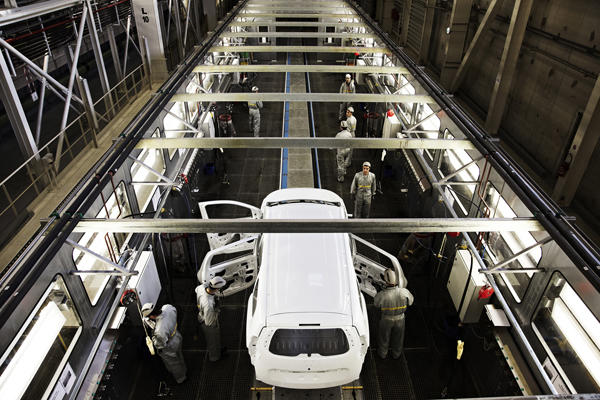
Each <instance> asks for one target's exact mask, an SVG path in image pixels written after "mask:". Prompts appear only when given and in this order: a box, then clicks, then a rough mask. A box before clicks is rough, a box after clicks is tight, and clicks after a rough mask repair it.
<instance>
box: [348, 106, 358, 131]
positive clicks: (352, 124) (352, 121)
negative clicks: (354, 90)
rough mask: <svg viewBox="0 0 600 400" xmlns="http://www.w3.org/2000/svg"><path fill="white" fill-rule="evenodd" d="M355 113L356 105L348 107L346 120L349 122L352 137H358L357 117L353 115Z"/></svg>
mask: <svg viewBox="0 0 600 400" xmlns="http://www.w3.org/2000/svg"><path fill="white" fill-rule="evenodd" d="M353 113H354V107H348V109H346V122H347V123H348V131H349V132H350V134H351V135H352V137H356V117H355V116H354V115H352V114H353Z"/></svg>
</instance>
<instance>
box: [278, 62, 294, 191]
mask: <svg viewBox="0 0 600 400" xmlns="http://www.w3.org/2000/svg"><path fill="white" fill-rule="evenodd" d="M291 60H292V56H291V55H290V54H289V53H288V56H287V65H290V63H291ZM285 92H286V93H290V73H289V72H286V74H285ZM283 113H284V114H283V137H288V136H289V127H290V102H289V101H286V102H285V105H284V111H283ZM287 186H288V149H287V148H284V149H283V152H282V154H281V188H282V189H286V188H287Z"/></svg>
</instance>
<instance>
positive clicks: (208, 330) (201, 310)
mask: <svg viewBox="0 0 600 400" xmlns="http://www.w3.org/2000/svg"><path fill="white" fill-rule="evenodd" d="M226 283H227V282H226V281H225V279H223V278H221V277H220V276H216V277H214V278H212V279H211V280H210V281H209V282H207V283H204V284H202V285H199V286H198V287H196V303H197V304H198V322H200V326H201V327H202V332H204V338H205V339H206V347H207V350H208V359H209V360H210V361H218V360H219V359H220V358H221V327H220V325H219V312H220V309H219V303H218V300H217V299H216V297H215V295H216V294H217V293H218V292H219V290H220V289H222V288H223V286H225V284H226Z"/></svg>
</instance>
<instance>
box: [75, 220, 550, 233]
mask: <svg viewBox="0 0 600 400" xmlns="http://www.w3.org/2000/svg"><path fill="white" fill-rule="evenodd" d="M542 230H544V228H543V227H542V225H541V224H540V223H539V222H537V221H536V220H535V219H534V218H515V219H512V218H460V219H459V218H419V219H416V218H364V219H363V218H361V219H341V220H332V219H312V220H310V219H307V220H298V219H255V220H252V219H243V220H239V219H199V218H196V219H192V218H190V219H181V218H179V219H174V218H161V219H113V220H108V219H84V220H81V221H80V222H79V223H78V224H77V226H76V227H75V229H74V230H73V232H124V233H210V232H218V233H227V232H236V233H238V232H239V233H317V232H319V233H348V232H352V233H367V232H374V233H394V232H403V233H410V232H498V231H510V232H534V231H542Z"/></svg>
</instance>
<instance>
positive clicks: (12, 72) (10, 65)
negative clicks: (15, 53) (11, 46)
mask: <svg viewBox="0 0 600 400" xmlns="http://www.w3.org/2000/svg"><path fill="white" fill-rule="evenodd" d="M4 52H5V53H6V64H8V66H9V67H10V73H11V75H12V76H13V77H14V78H16V77H17V71H15V66H14V65H13V63H12V60H11V59H10V54H9V53H8V49H4Z"/></svg>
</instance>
